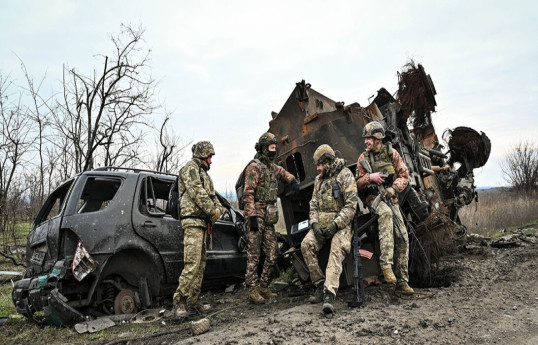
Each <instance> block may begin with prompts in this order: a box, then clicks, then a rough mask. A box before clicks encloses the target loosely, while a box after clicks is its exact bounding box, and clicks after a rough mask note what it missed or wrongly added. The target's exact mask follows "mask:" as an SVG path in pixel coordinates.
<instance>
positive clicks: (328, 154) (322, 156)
mask: <svg viewBox="0 0 538 345" xmlns="http://www.w3.org/2000/svg"><path fill="white" fill-rule="evenodd" d="M334 158H335V156H334V151H333V149H332V148H331V147H330V146H329V145H327V144H323V145H320V146H319V147H318V148H317V149H316V152H314V163H315V164H316V165H318V164H323V163H325V162H326V161H332V160H334Z"/></svg>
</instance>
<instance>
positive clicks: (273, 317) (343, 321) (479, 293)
mask: <svg viewBox="0 0 538 345" xmlns="http://www.w3.org/2000/svg"><path fill="white" fill-rule="evenodd" d="M537 234H538V226H536V225H535V226H533V228H531V229H529V228H527V229H521V230H518V231H517V233H516V236H515V237H514V238H512V239H508V240H507V241H505V243H504V247H502V248H496V247H492V246H491V244H492V242H491V241H487V243H486V241H484V240H482V239H478V240H476V241H475V242H470V243H468V245H466V249H463V250H462V251H461V252H460V253H458V254H457V255H454V256H451V257H450V258H447V259H446V260H444V261H443V263H442V265H443V268H444V269H443V272H445V273H444V274H447V275H449V276H450V279H449V280H450V281H451V283H450V285H449V286H445V287H437V288H425V289H417V291H419V292H421V293H422V294H421V295H420V296H421V297H426V298H423V299H410V300H404V299H402V298H400V297H398V296H397V295H396V294H395V293H394V289H393V287H392V286H391V285H387V284H381V285H377V286H370V287H367V288H366V296H367V301H366V304H365V305H364V307H362V308H358V309H351V308H349V307H348V306H347V302H348V301H350V300H351V298H352V294H353V291H352V290H351V289H350V288H345V289H342V290H341V291H340V292H339V293H338V295H337V298H336V304H335V307H336V314H335V315H334V317H333V318H332V319H328V318H326V317H324V316H323V315H322V313H321V305H319V304H318V305H311V304H309V303H307V302H306V301H305V300H306V298H307V297H308V293H309V292H310V291H307V290H304V289H301V288H298V287H296V286H291V287H283V286H277V287H275V288H276V289H283V290H282V291H280V292H279V297H278V298H277V299H276V300H274V301H271V302H270V303H267V304H265V305H262V306H254V305H251V304H249V303H247V302H245V301H246V298H247V292H246V290H245V289H240V290H239V291H237V292H235V293H224V292H222V293H221V292H207V293H206V294H205V295H204V299H205V300H207V301H208V302H211V303H212V305H213V306H214V307H215V310H216V311H220V312H219V313H218V314H213V315H211V316H210V317H209V319H210V323H211V327H210V329H209V331H208V332H207V333H205V334H201V335H198V336H193V335H192V334H191V333H190V330H189V327H188V326H189V324H190V321H192V320H198V319H199V318H200V317H193V318H192V319H190V320H185V321H182V320H176V319H172V318H168V319H162V320H160V321H157V322H154V323H152V324H151V325H150V324H147V325H139V326H138V328H132V326H128V325H126V324H122V325H118V326H116V327H113V328H110V329H108V330H106V331H112V332H113V336H112V337H110V335H109V336H107V337H106V339H105V338H103V337H98V336H94V337H88V335H85V337H83V336H82V335H78V334H76V332H74V331H73V330H71V331H67V333H65V332H66V331H64V332H63V333H58V336H57V337H54V339H55V341H53V342H52V343H56V341H57V344H65V343H90V344H312V343H320V344H350V343H354V344H387V343H401V344H538V308H537V306H538V275H537V274H536V271H537V269H538V251H537V243H538V237H537ZM493 244H494V243H493ZM428 296H429V297H428ZM144 327H146V328H144ZM106 331H105V332H106ZM37 339H43V338H39V336H38V337H37ZM37 342H39V341H37ZM8 343H10V342H9V341H8ZM48 343H49V344H51V342H50V341H49V342H48Z"/></svg>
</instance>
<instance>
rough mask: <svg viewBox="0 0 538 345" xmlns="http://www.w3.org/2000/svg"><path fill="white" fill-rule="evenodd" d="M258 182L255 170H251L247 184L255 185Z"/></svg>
mask: <svg viewBox="0 0 538 345" xmlns="http://www.w3.org/2000/svg"><path fill="white" fill-rule="evenodd" d="M255 182H256V173H255V172H254V171H253V170H250V171H249V173H248V175H247V184H248V185H253V184H254V183H255Z"/></svg>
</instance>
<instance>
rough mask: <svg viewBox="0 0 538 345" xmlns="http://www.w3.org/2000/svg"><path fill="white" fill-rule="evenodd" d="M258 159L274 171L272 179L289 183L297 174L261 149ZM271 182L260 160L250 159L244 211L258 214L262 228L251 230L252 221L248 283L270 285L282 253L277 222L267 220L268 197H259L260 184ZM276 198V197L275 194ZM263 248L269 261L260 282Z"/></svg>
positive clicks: (248, 253)
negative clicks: (253, 160)
mask: <svg viewBox="0 0 538 345" xmlns="http://www.w3.org/2000/svg"><path fill="white" fill-rule="evenodd" d="M254 159H257V160H259V161H260V162H261V163H262V164H263V165H264V166H265V168H266V169H268V170H269V171H271V172H272V173H271V174H269V175H268V176H269V178H270V179H277V180H281V181H283V182H286V183H288V184H289V183H291V182H292V181H293V180H294V179H295V176H293V175H292V174H290V173H289V172H287V171H286V170H285V169H284V168H282V167H281V166H279V165H276V164H274V163H273V162H272V161H271V160H270V159H269V158H268V157H267V156H265V155H263V154H261V153H257V154H256V155H255V156H254ZM270 184H271V181H266V175H265V173H264V172H263V171H262V169H260V167H259V166H258V164H257V163H256V162H252V163H250V164H249V165H248V166H247V167H246V169H245V189H244V193H243V200H244V202H245V209H244V210H243V214H244V215H245V217H246V218H247V219H248V218H249V217H257V220H258V226H259V229H258V231H250V224H249V223H248V222H247V224H248V249H247V274H246V284H247V286H249V287H250V286H256V285H257V284H258V283H259V284H260V286H262V287H267V286H268V285H269V283H270V279H271V274H272V271H273V266H274V265H275V263H276V259H277V256H278V243H277V237H276V233H275V228H274V226H273V225H271V224H268V223H267V222H266V213H267V206H268V205H274V204H275V203H272V204H268V203H266V202H265V201H255V194H256V189H257V188H258V187H266V186H269V185H270ZM275 202H276V198H275ZM261 250H263V251H264V253H265V256H266V257H265V262H264V265H263V271H262V274H261V276H260V278H259V282H258V264H259V260H260V252H261Z"/></svg>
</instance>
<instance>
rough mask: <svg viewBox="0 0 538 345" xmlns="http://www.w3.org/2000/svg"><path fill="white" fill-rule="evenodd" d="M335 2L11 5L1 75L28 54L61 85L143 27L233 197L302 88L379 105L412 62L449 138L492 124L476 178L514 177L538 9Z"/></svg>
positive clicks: (0, 6)
mask: <svg viewBox="0 0 538 345" xmlns="http://www.w3.org/2000/svg"><path fill="white" fill-rule="evenodd" d="M328 3H329V2H328V1H312V0H310V1H289V0H288V1H265V2H261V1H192V2H187V1H151V2H150V1H134V0H129V1H112V0H108V1H61V0H58V1H51V0H47V1H20V0H17V1H15V0H14V1H1V2H0V72H1V73H2V74H9V75H11V77H12V78H15V79H17V80H18V81H20V82H21V84H22V81H23V76H22V73H21V72H20V62H19V60H18V57H19V58H20V59H21V60H22V61H24V63H25V64H26V67H27V69H28V70H29V72H30V73H31V74H32V75H33V76H34V77H35V78H37V79H39V78H42V77H43V75H45V73H46V75H47V79H46V87H47V89H50V90H51V92H52V91H54V90H56V91H57V90H59V89H60V80H61V76H62V74H61V72H62V66H63V65H64V64H66V65H67V66H69V67H76V68H77V69H78V70H80V71H82V72H84V73H91V72H92V71H93V70H94V69H96V68H97V69H98V68H99V67H100V66H101V64H102V62H101V60H99V59H98V58H97V57H95V54H108V53H109V52H111V51H112V44H111V42H110V40H109V37H110V35H112V34H117V33H119V31H120V24H121V23H126V24H133V25H135V26H138V25H142V26H143V27H145V29H146V32H145V34H144V39H145V41H146V43H147V45H148V46H149V47H150V48H151V49H152V62H151V64H152V67H153V76H154V77H155V78H156V79H158V80H159V84H158V92H159V100H160V101H161V102H163V103H164V104H165V105H166V108H167V109H168V110H169V111H173V124H174V127H175V129H176V132H177V133H178V134H180V135H181V136H182V138H183V139H184V140H185V141H191V140H192V141H193V142H196V141H199V140H210V141H211V142H213V144H214V146H215V149H216V153H217V154H216V156H215V157H214V159H213V163H214V164H213V165H212V167H211V172H210V174H211V175H212V177H213V180H214V182H215V185H216V188H217V189H218V190H221V191H224V190H226V189H228V190H231V189H233V185H234V183H235V180H236V178H237V175H238V174H239V172H240V171H241V169H242V168H243V166H244V165H245V164H246V163H247V162H248V160H249V158H250V157H252V156H253V155H254V153H255V151H254V143H255V142H256V140H257V139H258V137H259V136H260V135H261V134H262V133H263V132H264V131H266V130H267V129H268V122H269V120H270V119H271V115H270V114H271V111H277V112H278V111H280V109H281V107H282V106H283V104H284V102H285V101H286V100H287V98H288V96H289V95H290V93H291V92H292V90H293V88H294V87H295V83H296V82H298V81H300V80H301V79H305V80H306V81H307V82H309V83H311V84H312V88H314V89H315V90H317V91H318V92H321V93H322V94H324V95H326V96H327V97H329V98H331V99H333V100H335V101H344V102H345V103H346V104H350V103H353V102H359V103H360V104H361V105H363V106H365V105H367V104H368V98H369V97H370V96H372V95H374V94H375V93H376V91H377V90H378V89H379V88H381V87H385V88H386V89H387V90H389V92H391V93H393V92H395V91H396V90H397V76H396V72H397V71H398V70H400V69H401V67H402V66H403V65H404V64H405V63H406V62H407V61H408V60H409V59H410V58H412V59H414V60H415V61H417V62H419V63H422V64H423V65H424V67H425V69H426V72H427V73H429V74H430V75H431V76H432V79H433V81H434V83H435V87H436V89H437V98H436V100H437V104H438V108H437V113H436V114H434V116H433V121H434V125H435V126H436V130H437V133H438V135H439V136H440V135H441V134H442V132H443V131H444V129H446V128H454V127H457V126H462V125H463V126H468V127H472V128H474V129H476V130H478V131H483V132H485V133H486V134H487V135H488V136H489V138H490V139H491V142H492V152H491V156H490V159H489V161H488V163H487V164H486V166H485V167H484V168H481V169H477V170H476V171H475V175H476V184H477V185H478V186H499V185H505V184H506V182H505V181H504V180H503V178H502V172H501V170H500V168H499V161H501V160H502V159H503V156H504V155H505V154H506V152H507V150H508V149H509V148H510V147H511V146H513V145H514V144H516V143H517V142H519V141H520V140H522V139H529V140H535V142H536V141H538V140H537V137H538V136H537V133H538V112H537V109H538V5H537V3H536V2H531V1H515V2H507V1H468V0H467V1H446V2H443V4H434V2H433V1H391V2H388V1H369V2H365V1H334V0H333V1H330V3H331V5H328ZM15 54H16V55H15ZM17 56H18V57H17Z"/></svg>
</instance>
